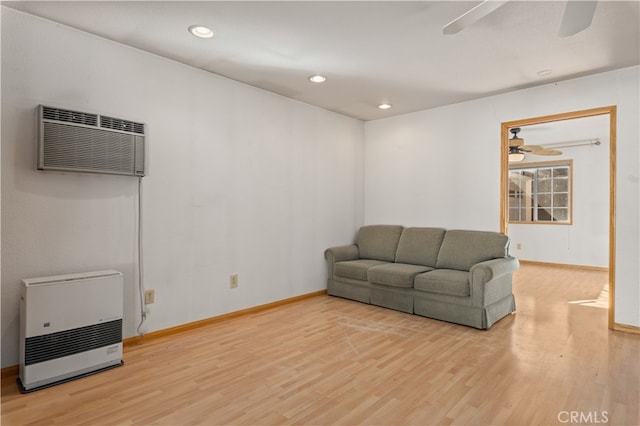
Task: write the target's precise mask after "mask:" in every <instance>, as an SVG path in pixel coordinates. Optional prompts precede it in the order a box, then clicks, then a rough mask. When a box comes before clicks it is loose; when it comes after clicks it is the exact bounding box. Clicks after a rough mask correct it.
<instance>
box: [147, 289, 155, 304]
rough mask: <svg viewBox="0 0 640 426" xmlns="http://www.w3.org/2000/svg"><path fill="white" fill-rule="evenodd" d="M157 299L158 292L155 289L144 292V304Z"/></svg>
mask: <svg viewBox="0 0 640 426" xmlns="http://www.w3.org/2000/svg"><path fill="white" fill-rule="evenodd" d="M155 299H156V292H155V290H147V291H145V292H144V304H145V305H150V304H152V303H153V302H154V301H155Z"/></svg>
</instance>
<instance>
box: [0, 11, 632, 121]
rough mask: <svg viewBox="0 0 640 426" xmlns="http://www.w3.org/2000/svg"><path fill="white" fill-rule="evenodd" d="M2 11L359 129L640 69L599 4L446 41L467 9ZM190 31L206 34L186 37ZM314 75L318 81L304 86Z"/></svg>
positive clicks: (527, 14) (512, 17)
mask: <svg viewBox="0 0 640 426" xmlns="http://www.w3.org/2000/svg"><path fill="white" fill-rule="evenodd" d="M2 4H3V5H6V6H8V7H11V8H14V9H18V10H22V11H24V12H27V13H30V14H34V15H37V16H41V17H44V18H46V19H50V20H53V21H56V22H59V23H62V24H65V25H68V26H71V27H75V28H78V29H81V30H83V31H87V32H90V33H93V34H96V35H99V36H102V37H105V38H108V39H111V40H114V41H117V42H120V43H123V44H127V45H130V46H133V47H136V48H139V49H142V50H145V51H148V52H152V53H155V54H157V55H160V56H164V57H167V58H170V59H173V60H176V61H179V62H183V63H185V64H189V65H191V66H194V67H197V68H201V69H203V70H206V71H209V72H212V73H215V74H218V75H222V76H225V77H228V78H231V79H233V80H237V81H240V82H243V83H246V84H249V85H252V86H256V87H260V88H263V89H266V90H269V91H272V92H275V93H278V94H281V95H284V96H287V97H290V98H293V99H297V100H299V101H302V102H306V103H309V104H312V105H316V106H318V107H321V108H325V109H328V110H331V111H335V112H338V113H341V114H345V115H348V116H351V117H355V118H359V119H363V120H372V119H377V118H382V117H387V116H391V115H395V114H403V113H407V112H412V111H417V110H422V109H427V108H432V107H437V106H442V105H448V104H453V103H457V102H461V101H465V100H469V99H474V98H479V97H484V96H488V95H492V94H497V93H503V92H507V91H511V90H514V89H520V88H526V87H532V86H536V85H540V84H546V83H550V82H553V81H558V80H564V79H567V78H572V77H577V76H584V75H588V74H593V73H599V72H603V71H608V70H612V69H618V68H624V67H628V66H632V65H638V64H639V63H640V31H639V29H640V13H639V9H640V8H639V6H640V3H639V2H638V1H623V2H613V1H602V0H601V1H599V2H598V4H597V7H596V11H595V16H594V19H593V23H592V25H591V26H590V27H589V28H588V29H587V30H585V31H582V32H580V33H578V34H576V35H573V36H570V37H566V38H561V37H559V36H558V29H559V26H560V22H561V20H562V15H563V12H564V6H565V2H563V1H548V2H547V1H510V2H508V3H507V4H505V5H504V6H503V7H501V8H499V9H498V10H496V11H495V12H493V13H492V14H490V15H489V16H487V17H485V18H483V19H482V20H480V21H478V22H476V23H475V24H473V25H472V26H470V27H468V28H466V29H464V30H463V31H461V32H460V33H458V34H455V35H448V36H444V35H443V34H442V27H443V26H444V25H445V24H447V23H448V22H450V21H451V20H452V19H454V18H456V17H457V16H459V15H461V14H462V13H464V12H465V11H467V10H469V9H470V8H472V7H473V6H475V5H476V4H478V2H458V1H455V2H454V1H445V2H440V1H420V2H418V1H415V2H401V1H390V2H381V1H375V2H368V1H356V2H343V1H333V2H322V1H321V2H308V1H289V2H270V1H258V2H245V1H233V2H221V1H213V2H211V1H196V2H183V1H162V2H146V1H145V2H121V1H109V2H94V1H81V2H56V1H44V2H38V1H29V2H2ZM192 24H201V25H206V26H209V27H210V28H212V29H213V30H214V31H215V33H216V35H215V37H214V38H212V39H209V40H200V39H196V38H195V37H193V36H192V35H190V34H189V33H188V32H187V27H189V26H190V25H192ZM544 69H550V70H552V72H551V74H549V75H545V76H539V75H538V72H539V71H541V70H544ZM315 73H322V74H324V75H326V76H327V77H328V81H327V82H326V83H323V84H321V85H317V84H316V85H314V84H311V83H310V82H309V81H308V80H307V77H308V76H310V75H312V74H315ZM382 102H389V103H391V104H392V105H393V108H392V109H390V110H387V111H381V110H379V109H377V108H376V105H378V104H379V103H382Z"/></svg>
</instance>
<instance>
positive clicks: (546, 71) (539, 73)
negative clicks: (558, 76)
mask: <svg viewBox="0 0 640 426" xmlns="http://www.w3.org/2000/svg"><path fill="white" fill-rule="evenodd" d="M549 74H551V70H550V69H544V70H540V71H538V75H539V76H540V77H544V76H545V75H549Z"/></svg>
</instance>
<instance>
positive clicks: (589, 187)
mask: <svg viewBox="0 0 640 426" xmlns="http://www.w3.org/2000/svg"><path fill="white" fill-rule="evenodd" d="M609 121H610V117H609V115H608V114H607V115H598V116H593V117H584V118H579V119H573V120H563V121H556V122H553V123H544V124H536V125H531V126H524V127H522V131H521V133H520V136H521V137H523V138H524V139H525V144H527V145H540V144H547V143H554V142H563V141H572V140H573V141H575V140H586V139H599V140H600V145H597V146H596V145H592V146H588V145H587V146H575V147H567V148H560V151H562V154H561V155H558V156H540V155H532V154H527V155H526V158H525V160H524V161H523V162H521V163H515V164H516V165H518V166H526V165H527V163H530V162H537V161H562V160H572V161H573V169H572V170H573V173H572V178H573V185H572V189H573V194H572V197H571V198H572V207H573V221H572V223H571V225H562V224H540V223H539V224H515V223H513V224H510V225H509V227H508V233H509V236H510V237H511V241H512V243H511V251H512V253H513V254H514V256H516V257H518V258H519V259H523V260H533V261H538V262H550V263H562V264H567V265H581V266H595V267H604V268H606V267H607V266H608V265H609V170H610V167H609V151H610V145H609Z"/></svg>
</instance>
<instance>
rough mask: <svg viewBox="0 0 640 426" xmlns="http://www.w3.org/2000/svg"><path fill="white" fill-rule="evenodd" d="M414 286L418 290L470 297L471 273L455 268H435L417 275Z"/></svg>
mask: <svg viewBox="0 0 640 426" xmlns="http://www.w3.org/2000/svg"><path fill="white" fill-rule="evenodd" d="M413 287H414V288H415V289H416V290H421V291H426V292H429V293H439V294H448V295H450V296H463V297H468V296H469V295H470V294H471V291H470V289H469V273H468V272H466V271H456V270H453V269H434V270H433V271H429V272H426V273H424V274H420V275H417V276H416V277H415V280H414V285H413Z"/></svg>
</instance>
